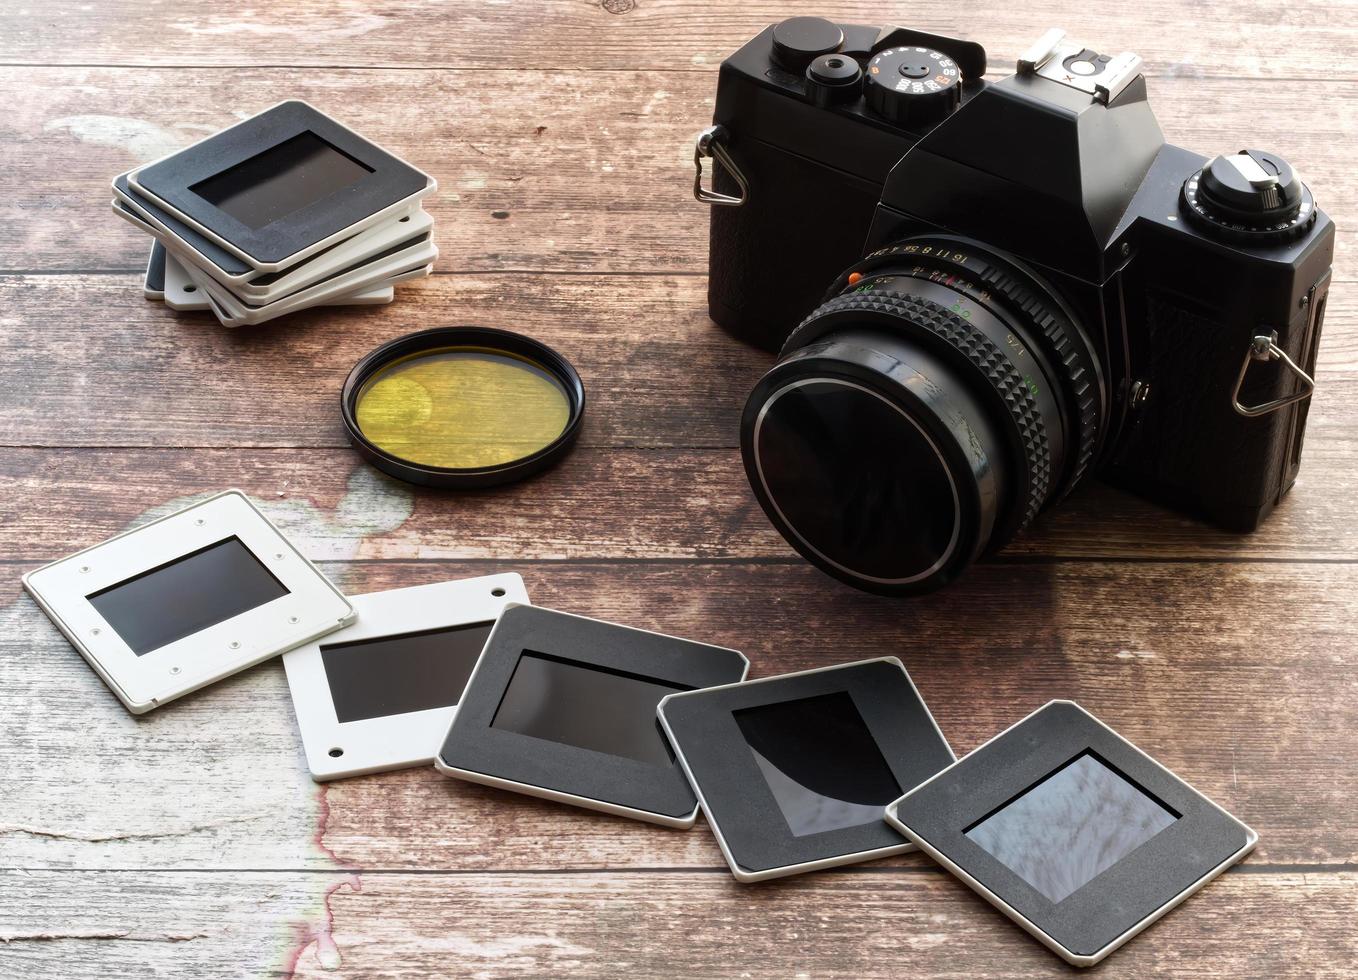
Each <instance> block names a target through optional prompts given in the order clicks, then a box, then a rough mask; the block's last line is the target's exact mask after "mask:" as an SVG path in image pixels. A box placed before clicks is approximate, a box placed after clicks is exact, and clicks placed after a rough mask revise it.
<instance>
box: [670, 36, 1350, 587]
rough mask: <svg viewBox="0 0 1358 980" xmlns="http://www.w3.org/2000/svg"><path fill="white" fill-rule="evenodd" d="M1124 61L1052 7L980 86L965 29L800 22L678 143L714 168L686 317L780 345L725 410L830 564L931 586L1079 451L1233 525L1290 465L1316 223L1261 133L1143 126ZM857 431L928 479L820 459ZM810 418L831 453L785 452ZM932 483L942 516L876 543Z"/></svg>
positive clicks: (985, 542) (742, 64)
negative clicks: (1011, 66)
mask: <svg viewBox="0 0 1358 980" xmlns="http://www.w3.org/2000/svg"><path fill="white" fill-rule="evenodd" d="M1139 65H1140V59H1138V58H1136V56H1135V55H1131V54H1128V53H1124V54H1120V55H1116V56H1109V55H1103V54H1099V53H1098V52H1096V51H1093V50H1091V49H1088V48H1084V47H1082V46H1081V45H1078V44H1073V43H1069V42H1066V41H1065V39H1064V35H1063V34H1062V33H1061V32H1059V31H1052V32H1048V34H1047V35H1045V36H1044V37H1043V38H1042V40H1040V41H1039V42H1038V43H1037V44H1036V45H1035V46H1034V48H1033V49H1032V50H1030V51H1029V52H1028V53H1027V54H1025V55H1024V57H1023V58H1021V59H1020V62H1019V70H1018V72H1017V73H1016V74H1015V75H1013V76H1011V77H1009V78H1006V79H1003V80H1001V81H999V82H993V83H992V82H986V81H985V80H984V79H983V78H982V77H981V76H982V75H983V74H984V72H985V67H986V58H985V53H984V51H983V50H982V49H981V48H980V46H979V45H976V44H974V43H970V42H966V41H959V40H956V39H951V38H945V37H939V36H936V35H930V34H924V33H921V32H916V31H910V30H905V29H900V28H886V29H878V28H872V27H863V26H857V25H835V24H831V23H830V22H828V21H824V20H820V19H819V18H794V19H793V20H791V21H784V22H783V23H781V24H778V25H774V26H773V27H770V28H769V29H767V30H765V31H764V32H762V33H761V34H759V35H758V36H757V37H755V38H754V39H753V40H752V41H750V42H749V43H748V44H746V45H745V46H744V47H743V48H741V49H740V50H739V51H738V52H736V53H735V54H734V55H732V56H731V57H730V58H729V59H728V60H727V61H726V62H724V63H723V64H722V67H721V74H720V79H719V84H718V89H717V101H716V111H715V113H714V117H713V121H714V127H713V128H712V129H710V130H707V131H706V132H705V133H704V134H703V136H702V137H700V144H699V160H698V162H699V164H700V169H701V162H702V157H704V156H708V155H714V156H716V158H717V165H716V166H715V167H714V174H713V190H712V191H711V192H709V191H705V190H702V189H701V187H700V186H699V187H698V188H696V190H698V196H699V199H700V200H707V201H709V202H710V203H712V204H713V208H712V214H711V246H710V249H711V250H710V279H709V294H708V299H709V309H710V314H711V316H712V318H713V319H714V320H715V321H716V322H717V323H719V324H720V325H721V326H722V327H723V328H725V329H726V330H728V331H729V332H730V333H732V334H734V335H736V336H738V337H740V338H742V339H745V340H747V341H749V342H751V343H753V344H756V345H758V346H760V347H763V348H765V349H768V350H781V354H782V360H780V361H779V362H778V364H777V365H776V366H775V368H774V369H773V370H772V371H770V373H769V375H768V376H766V377H765V379H763V380H762V381H761V382H760V384H759V386H758V387H757V388H756V390H755V392H754V393H753V394H752V396H751V399H750V403H749V405H748V406H747V410H746V413H745V418H744V420H743V423H742V426H743V432H742V448H743V451H744V456H745V462H746V468H747V471H748V472H749V475H750V478H751V482H752V484H753V486H754V489H755V493H756V496H757V497H759V499H760V502H761V504H763V506H764V508H765V510H766V512H768V514H769V516H770V518H771V519H772V520H773V522H774V523H775V525H777V526H778V527H779V530H780V531H782V532H783V534H784V536H785V537H787V538H788V540H789V541H790V542H791V543H792V544H793V545H794V546H795V547H797V548H798V550H800V551H801V552H802V553H803V554H804V555H805V556H806V557H808V558H809V559H810V560H812V561H813V562H815V563H816V564H818V565H820V566H821V567H822V568H824V569H825V570H826V571H828V572H830V573H831V574H834V575H837V576H838V577H840V578H842V579H845V580H846V581H849V582H851V583H852V584H854V585H857V586H859V587H861V588H865V589H869V590H871V591H878V592H886V593H891V594H897V593H903V592H916V591H924V590H927V589H930V588H934V587H937V586H938V585H941V584H943V583H944V582H946V581H949V580H951V579H952V578H954V577H955V576H956V574H958V573H959V572H960V571H961V569H962V568H963V567H965V565H966V564H967V563H969V561H970V560H971V559H973V558H975V557H976V556H977V555H979V554H982V553H984V552H987V551H993V550H995V549H996V548H999V547H1002V546H1003V544H1004V543H1006V542H1007V540H1008V539H1009V538H1010V537H1011V536H1012V535H1013V534H1014V533H1016V532H1017V531H1018V530H1020V529H1022V528H1023V527H1024V526H1026V525H1027V524H1028V523H1029V522H1030V521H1031V520H1032V519H1033V518H1034V517H1035V516H1036V514H1037V513H1038V512H1039V511H1041V510H1044V509H1046V508H1047V507H1049V506H1051V505H1052V504H1053V503H1055V502H1056V501H1058V500H1059V499H1060V498H1061V497H1062V496H1064V495H1065V493H1067V492H1068V491H1069V490H1070V489H1072V488H1073V487H1074V486H1075V485H1076V483H1078V481H1079V480H1080V479H1081V477H1083V476H1084V475H1085V473H1086V472H1087V471H1090V470H1094V471H1096V472H1097V473H1098V474H1099V475H1100V476H1101V477H1102V478H1104V479H1106V480H1108V481H1109V482H1112V483H1114V484H1116V485H1119V486H1123V487H1126V488H1127V489H1130V490H1133V491H1135V492H1136V493H1138V494H1141V495H1143V496H1145V497H1147V498H1149V499H1152V500H1155V501H1157V502H1160V503H1163V504H1167V505H1169V506H1172V507H1175V508H1178V509H1180V510H1183V511H1185V512H1187V513H1191V514H1193V515H1195V516H1198V517H1201V518H1203V519H1206V520H1208V521H1210V522H1212V523H1215V524H1217V525H1219V526H1222V527H1225V528H1229V529H1234V530H1241V531H1248V530H1253V529H1254V528H1255V527H1257V526H1258V524H1259V523H1260V521H1261V520H1263V518H1264V517H1265V516H1267V514H1268V513H1269V511H1270V510H1271V509H1272V508H1273V507H1274V505H1275V504H1276V503H1277V502H1278V501H1279V499H1280V498H1281V497H1282V495H1283V494H1284V493H1286V491H1287V490H1288V489H1289V488H1290V487H1291V485H1292V483H1293V482H1294V480H1295V478H1296V473H1297V468H1298V463H1299V458H1300V451H1301V444H1302V436H1303V432H1304V428H1305V421H1306V412H1307V407H1308V397H1307V396H1308V395H1309V392H1310V390H1311V387H1312V382H1311V377H1310V376H1311V374H1312V373H1313V371H1314V364H1315V358H1316V351H1317V345H1318V342H1319V336H1320V329H1321V322H1322V317H1323V312H1324V306H1325V296H1326V291H1327V288H1328V283H1329V273H1330V266H1331V261H1332V255H1333V249H1334V225H1333V223H1332V222H1331V221H1330V219H1329V218H1328V217H1327V216H1326V215H1325V214H1323V213H1322V212H1320V211H1319V209H1318V208H1316V206H1315V202H1314V200H1313V198H1312V196H1311V193H1310V190H1309V189H1308V188H1307V187H1306V186H1305V185H1304V184H1302V183H1301V181H1300V180H1299V179H1298V178H1297V176H1296V174H1295V173H1294V172H1293V170H1292V168H1291V167H1290V166H1289V165H1288V164H1287V163H1286V161H1285V160H1283V159H1282V158H1281V157H1279V156H1278V155H1276V154H1273V153H1269V152H1265V151H1259V150H1249V151H1241V152H1240V153H1238V154H1232V155H1225V156H1219V157H1216V158H1214V159H1212V160H1208V159H1207V158H1205V157H1203V156H1201V155H1199V154H1196V153H1193V152H1191V151H1189V150H1185V149H1182V148H1180V147H1177V146H1173V145H1171V144H1168V143H1166V142H1165V141H1164V139H1163V136H1162V134H1161V131H1160V127H1159V125H1158V123H1157V122H1156V120H1155V117H1154V115H1153V114H1152V112H1151V109H1150V106H1149V104H1148V102H1147V100H1146V84H1145V79H1144V77H1143V76H1142V75H1141V74H1140V73H1139V70H1138V69H1139ZM736 202H739V203H738V204H737V203H736ZM827 289H828V291H827ZM798 324H801V325H800V326H798ZM827 345H828V346H827ZM893 373H894V375H895V377H893ZM906 375H909V378H907V377H906ZM808 379H813V380H814V382H815V383H814V384H812V385H811V386H810V387H807V385H808V383H809V382H808ZM926 388H930V389H935V390H937V391H939V392H943V393H945V394H943V395H940V396H939V399H941V400H935V401H927V399H926V400H925V401H921V396H920V392H921V391H924V390H925V389H926ZM794 389H795V391H796V398H795V404H793V403H792V402H788V405H787V406H784V408H780V409H778V411H776V412H774V413H773V414H772V415H770V407H771V406H772V405H773V404H774V402H775V401H776V400H777V399H778V398H782V397H783V396H784V395H787V394H788V393H789V392H792V391H793V390H794ZM850 389H852V390H850ZM860 389H861V390H860ZM818 391H821V392H822V393H823V394H824V395H825V397H824V399H823V400H822V401H823V403H822V404H819V405H813V404H812V402H813V401H814V400H815V399H814V398H813V396H815V395H816V392H818ZM864 394H866V395H868V396H871V397H870V398H865V397H863V396H864ZM817 397H819V396H817ZM874 398H875V399H878V400H880V401H883V402H884V403H886V404H888V405H889V406H890V409H891V410H890V411H887V410H885V409H882V407H881V406H880V405H878V404H876V402H873V401H872V399H874ZM832 403H833V407H832ZM893 412H894V413H895V414H893ZM896 415H900V416H903V417H905V418H906V420H907V421H908V422H909V423H910V424H909V425H902V424H901V422H900V420H899V419H897V418H896ZM781 416H786V417H781ZM761 426H764V427H766V429H767V431H765V429H761ZM836 426H844V427H847V430H848V431H852V432H853V433H854V434H855V435H854V436H853V438H851V439H848V440H845V439H844V438H841V437H840V436H838V435H836V434H835V432H836V431H838V430H836V429H835V427H836ZM875 427H876V428H880V430H881V435H882V436H883V438H884V440H885V441H884V443H883V445H882V450H883V451H884V452H886V453H896V454H899V453H905V454H906V455H909V453H910V452H913V451H915V450H916V449H917V450H919V451H920V452H921V453H923V456H922V457H920V459H919V460H917V462H919V463H920V467H922V468H924V469H930V472H931V473H932V476H931V477H930V479H932V480H933V484H932V489H927V490H920V489H918V488H917V487H913V486H912V481H915V479H916V476H917V474H918V473H919V472H922V469H920V468H915V469H911V470H910V471H909V472H906V471H900V470H898V469H892V465H888V464H886V463H876V464H872V465H870V466H868V465H862V464H859V463H857V462H856V461H855V460H854V459H851V458H849V457H848V456H846V455H844V453H845V452H846V451H847V450H846V449H845V448H844V447H845V445H846V444H850V443H852V444H855V445H858V448H857V449H856V450H855V452H859V453H868V454H872V452H873V450H872V446H873V443H872V442H871V440H869V441H867V442H865V443H862V444H861V445H859V443H858V440H861V439H862V438H865V437H863V436H862V435H861V433H862V432H863V431H875ZM815 432H821V433H822V436H820V437H818V436H813V435H812V433H815ZM893 433H894V434H893ZM765 436H767V439H766V442H767V445H764V444H763V443H761V442H760V440H761V438H764V437H765ZM816 438H820V439H821V443H820V444H821V446H822V447H827V446H830V448H831V454H832V455H834V454H836V453H837V454H838V455H837V456H835V462H834V464H833V467H834V470H835V472H834V473H829V474H821V475H812V476H808V475H807V468H808V460H809V459H810V458H811V457H812V456H814V455H815V449H814V447H813V446H812V445H811V444H810V443H811V442H814V441H815V439H816ZM893 439H896V440H904V441H903V442H901V443H900V444H899V445H896V444H895V443H893V442H892V440H893ZM831 444H833V445H831ZM981 457H984V459H981ZM978 460H980V462H979V463H978ZM828 465H829V464H827V466H828ZM931 468H932V469H931ZM934 469H936V470H937V472H934ZM771 473H772V476H770V474H771ZM846 473H848V474H849V475H848V476H845V475H844V474H846ZM945 477H946V479H945ZM808 481H810V482H808ZM926 482H927V481H926ZM775 484H776V485H775ZM817 494H819V495H820V499H819V500H817V499H816V496H817ZM934 505H938V506H940V507H941V508H942V509H943V510H948V509H949V508H951V515H952V526H953V528H954V533H953V534H952V536H951V539H950V540H949V541H946V542H945V541H944V540H943V539H944V537H945V535H944V533H943V531H941V530H938V529H934V530H932V531H929V532H928V533H927V534H926V533H925V531H917V532H913V534H914V536H913V537H911V536H909V535H907V536H906V537H903V538H901V539H900V540H897V541H894V542H892V541H888V542H885V543H881V542H879V541H878V539H879V538H880V536H881V535H880V527H881V524H882V522H886V524H887V525H888V526H896V525H899V524H901V523H902V522H906V523H910V524H912V525H927V524H928V523H929V521H928V515H929V513H930V511H929V507H931V506H934ZM848 510H852V511H854V512H856V513H857V514H858V516H856V517H853V518H852V519H849V518H841V517H838V516H833V515H834V514H835V513H837V512H843V511H848ZM794 511H796V512H797V513H793V512H794ZM827 514H829V515H831V516H826V515H827ZM865 514H866V515H875V517H872V516H864V515H865ZM798 515H801V516H798ZM940 522H942V523H946V515H945V517H943V518H940ZM799 525H806V527H800V526H799ZM807 528H810V530H807ZM930 535H932V537H930ZM926 539H927V540H926ZM973 539H974V540H973ZM862 549H868V550H873V549H876V551H877V553H876V554H875V555H874V556H873V557H872V558H871V560H868V561H866V565H868V566H871V568H869V569H867V570H865V569H862V568H856V567H854V561H852V560H850V559H852V558H854V557H855V556H856V553H857V552H858V551H861V550H862ZM891 549H896V551H898V552H899V551H901V550H902V549H903V550H904V551H905V552H914V554H915V557H914V559H911V561H914V562H915V565H910V562H909V561H907V562H905V564H906V565H909V566H910V567H909V568H905V567H897V566H899V565H900V562H893V558H892V556H891V555H890V554H888V553H887V552H888V551H890V550H891ZM945 552H946V553H945ZM929 559H933V560H929ZM916 566H918V567H916ZM878 573H881V574H878Z"/></svg>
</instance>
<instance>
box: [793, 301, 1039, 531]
mask: <svg viewBox="0 0 1358 980" xmlns="http://www.w3.org/2000/svg"><path fill="white" fill-rule="evenodd" d="M848 312H853V313H876V314H882V315H883V316H886V317H890V318H893V319H897V320H905V321H906V322H908V323H911V324H914V325H915V326H918V327H920V328H922V329H924V330H927V331H928V332H930V333H932V334H933V335H934V336H936V337H938V338H939V339H940V340H942V341H944V342H945V343H947V344H948V345H949V346H951V347H952V348H954V349H955V350H957V351H959V352H960V353H962V354H963V355H965V356H966V358H967V360H968V361H970V362H971V364H972V366H973V367H974V368H976V369H977V370H978V371H980V372H981V374H982V375H983V376H984V378H985V380H986V381H987V382H988V383H989V384H990V385H991V386H992V387H993V388H994V389H995V390H996V391H997V392H999V394H1000V396H1001V398H1002V400H1003V402H1004V404H1005V407H1006V408H1007V409H1008V410H1009V415H1010V418H1011V419H1012V420H1013V422H1014V426H1015V428H1016V429H1017V430H1018V434H1019V439H1020V440H1021V441H1022V443H1023V455H1024V460H1023V462H1024V463H1025V466H1024V470H1025V472H1026V476H1027V480H1026V483H1027V486H1026V488H1025V491H1026V492H1025V493H1024V495H1023V497H1022V499H1023V500H1024V508H1023V520H1022V523H1021V524H1020V525H1019V526H1020V528H1024V527H1027V526H1028V524H1029V523H1031V522H1032V520H1033V519H1034V518H1035V517H1036V516H1037V514H1038V511H1040V510H1041V509H1042V505H1043V504H1044V503H1045V502H1046V499H1047V494H1048V492H1049V491H1050V489H1051V451H1050V448H1049V446H1048V442H1047V428H1046V425H1045V424H1044V423H1043V421H1042V415H1041V412H1040V411H1039V410H1038V407H1037V402H1036V400H1035V399H1034V398H1033V395H1032V392H1030V391H1029V390H1028V386H1027V385H1026V384H1025V383H1024V380H1023V376H1022V375H1020V374H1019V372H1018V370H1017V369H1015V367H1014V365H1013V364H1012V362H1011V361H1010V360H1009V357H1008V355H1006V354H1005V353H1004V351H1002V350H1001V349H1000V348H999V347H998V346H996V345H995V343H994V342H993V341H991V339H990V338H989V337H987V336H985V335H984V334H982V333H981V332H980V331H978V330H976V329H974V328H973V327H972V325H971V324H970V323H968V322H967V321H966V320H965V319H964V318H962V317H961V316H959V315H957V314H956V313H954V312H952V311H951V310H949V309H947V308H946V307H944V306H940V305H939V304H938V303H935V302H933V301H932V300H928V299H921V298H919V297H916V296H909V295H905V294H901V293H893V292H883V293H847V294H845V295H842V296H836V297H835V298H834V299H831V300H829V301H827V302H826V303H824V304H823V305H821V306H820V307H819V308H818V309H817V310H816V312H815V313H813V314H812V315H811V316H809V317H807V318H806V319H805V320H803V321H802V323H801V325H800V326H798V328H797V329H796V330H795V331H793V333H792V336H791V337H790V338H789V339H788V344H787V346H786V347H785V348H784V349H785V350H786V349H790V348H792V347H794V346H796V341H797V337H798V335H799V334H801V333H802V332H803V331H804V330H805V329H806V327H807V326H808V325H809V324H811V323H813V322H816V321H819V320H822V319H824V318H825V317H827V316H830V315H834V314H837V313H848Z"/></svg>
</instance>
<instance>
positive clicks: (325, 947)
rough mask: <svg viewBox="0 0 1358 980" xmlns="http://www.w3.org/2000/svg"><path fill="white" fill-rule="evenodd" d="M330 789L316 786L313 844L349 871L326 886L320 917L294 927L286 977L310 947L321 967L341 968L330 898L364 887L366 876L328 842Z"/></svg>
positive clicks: (319, 785) (341, 960) (359, 890)
mask: <svg viewBox="0 0 1358 980" xmlns="http://www.w3.org/2000/svg"><path fill="white" fill-rule="evenodd" d="M329 788H330V787H329V784H327V783H320V784H318V786H317V796H316V805H317V810H318V815H317V820H316V832H315V834H313V835H312V843H314V844H315V845H316V848H317V850H319V851H320V852H321V853H322V854H324V855H325V856H326V857H328V858H329V859H330V860H331V861H332V862H334V864H335V867H336V868H340V869H345V870H349V874H346V875H345V876H344V877H342V878H340V880H339V881H337V882H335V883H334V884H332V885H330V886H329V887H328V888H326V890H325V894H324V895H323V896H322V898H321V914H320V916H319V918H318V919H317V920H315V921H308V922H301V923H297V924H296V925H295V926H294V927H293V931H294V943H295V945H294V947H293V949H292V950H291V951H290V952H289V953H288V955H287V957H286V959H285V961H284V965H283V975H284V976H286V977H293V976H295V975H296V974H297V970H298V968H299V967H300V966H301V965H302V959H303V957H304V956H305V955H306V953H307V951H308V950H311V949H314V950H315V953H314V955H315V959H316V963H317V964H319V965H320V966H321V968H322V969H326V970H338V969H339V968H340V966H341V965H342V964H343V962H344V957H343V955H342V954H341V953H340V948H339V945H338V944H337V943H336V942H335V936H334V932H335V911H334V908H333V907H332V906H331V899H332V898H333V897H334V895H335V893H336V892H337V891H339V890H340V889H341V888H348V889H349V890H350V891H352V892H355V893H357V892H361V891H362V890H363V879H362V878H361V877H360V876H359V874H358V872H357V871H353V870H350V865H349V864H348V863H347V862H345V861H344V860H343V859H342V858H340V856H339V855H338V854H336V853H335V852H334V851H333V850H332V849H331V848H330V845H329V844H327V843H326V842H325V832H326V829H327V828H328V826H329V823H330V799H329V796H328V791H329Z"/></svg>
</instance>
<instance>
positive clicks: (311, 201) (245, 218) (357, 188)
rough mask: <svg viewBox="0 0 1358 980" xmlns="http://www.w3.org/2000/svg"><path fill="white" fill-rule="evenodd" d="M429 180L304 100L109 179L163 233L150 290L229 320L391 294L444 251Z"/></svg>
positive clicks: (120, 206)
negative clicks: (430, 210)
mask: <svg viewBox="0 0 1358 980" xmlns="http://www.w3.org/2000/svg"><path fill="white" fill-rule="evenodd" d="M436 187H437V184H436V182H435V181H434V179H433V178H432V177H430V176H428V175H427V174H425V173H423V172H422V171H420V170H417V169H415V168H414V167H412V166H410V165H409V164H408V163H406V162H405V161H403V160H401V159H400V158H398V157H395V156H393V155H392V154H390V153H388V152H387V151H385V150H383V149H382V148H381V147H379V146H376V145H375V144H373V143H370V142H368V141H367V140H365V139H363V137H361V136H359V135H358V134H357V133H355V132H354V131H353V130H351V129H348V128H347V127H345V126H343V125H341V124H340V123H338V122H336V121H335V120H333V119H331V118H330V117H328V116H326V115H325V114H324V113H321V112H319V111H317V110H316V109H314V108H313V107H311V106H310V105H307V104H306V103H305V102H298V101H288V102H281V103H279V104H278V105H276V106H273V107H272V108H270V109H266V110H265V111H264V112H261V113H260V114H259V115H256V116H252V117H250V118H249V119H246V120H245V121H243V122H241V123H238V124H236V125H235V126H232V127H230V128H229V129H224V130H222V131H221V132H219V133H217V134H215V135H213V136H209V137H208V138H207V139H204V140H202V141H200V142H198V143H195V144H193V145H192V146H189V147H187V148H185V149H183V150H179V151H178V152H176V153H172V154H170V155H169V156H167V157H163V158H162V159H160V160H157V161H155V162H154V163H150V164H146V165H145V166H142V167H138V168H136V169H133V170H129V171H128V172H127V173H125V174H121V175H119V176H118V177H116V178H115V179H114V181H113V210H114V211H115V212H116V213H117V214H118V216H119V217H121V218H124V219H126V220H127V221H128V222H130V223H131V224H133V225H135V226H136V227H138V228H140V229H141V230H143V231H145V232H146V233H147V234H148V235H150V236H151V237H152V238H154V239H155V242H154V243H153V245H152V248H151V257H150V260H149V262H148V264H147V268H146V286H145V291H146V295H147V296H148V297H150V298H153V299H164V301H165V303H166V304H167V305H168V306H170V307H171V308H173V309H176V310H211V311H212V312H213V313H214V314H216V316H217V319H218V320H220V321H221V322H222V324H223V325H224V326H228V327H236V326H241V325H243V324H253V323H263V322H264V321H266V320H272V319H273V318H275V317H278V316H282V315H283V314H285V313H293V312H295V311H297V310H304V309H309V308H311V307H313V306H354V305H380V304H385V303H390V302H391V301H392V299H393V297H394V290H393V288H392V287H393V286H395V285H396V284H397V283H399V282H405V281H406V280H409V279H419V278H423V277H424V276H427V275H428V274H429V272H430V269H431V268H432V266H431V263H432V262H433V261H434V259H435V258H437V257H438V248H437V247H436V246H435V245H434V242H433V234H432V230H433V224H434V220H433V218H431V217H430V216H429V214H427V213H426V212H425V211H424V208H423V205H422V203H421V202H422V200H423V199H424V198H425V197H426V196H427V195H429V194H431V193H433V191H434V190H435V188H436Z"/></svg>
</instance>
